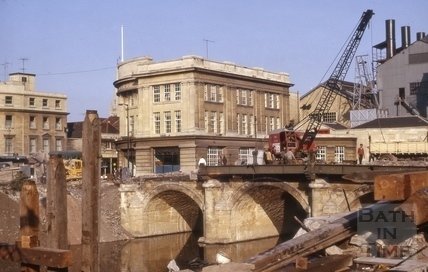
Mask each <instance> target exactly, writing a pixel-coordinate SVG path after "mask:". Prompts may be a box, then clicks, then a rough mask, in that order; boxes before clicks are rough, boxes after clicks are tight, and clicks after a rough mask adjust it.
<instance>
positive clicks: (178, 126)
mask: <svg viewBox="0 0 428 272" xmlns="http://www.w3.org/2000/svg"><path fill="white" fill-rule="evenodd" d="M175 132H181V111H175Z"/></svg>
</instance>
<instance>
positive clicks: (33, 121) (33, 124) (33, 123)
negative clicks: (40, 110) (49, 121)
mask: <svg viewBox="0 0 428 272" xmlns="http://www.w3.org/2000/svg"><path fill="white" fill-rule="evenodd" d="M30 128H33V129H34V128H36V116H30Z"/></svg>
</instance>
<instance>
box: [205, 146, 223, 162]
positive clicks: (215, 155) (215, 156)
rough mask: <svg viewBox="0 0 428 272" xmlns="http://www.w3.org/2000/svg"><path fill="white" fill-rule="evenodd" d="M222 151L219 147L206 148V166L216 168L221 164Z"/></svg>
mask: <svg viewBox="0 0 428 272" xmlns="http://www.w3.org/2000/svg"><path fill="white" fill-rule="evenodd" d="M222 154H223V152H222V149H221V148H220V147H208V154H207V165H208V166H217V165H220V164H221V157H222Z"/></svg>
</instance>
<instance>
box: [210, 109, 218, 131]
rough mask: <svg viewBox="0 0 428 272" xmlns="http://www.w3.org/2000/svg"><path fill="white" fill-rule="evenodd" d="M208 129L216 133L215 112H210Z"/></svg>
mask: <svg viewBox="0 0 428 272" xmlns="http://www.w3.org/2000/svg"><path fill="white" fill-rule="evenodd" d="M210 128H211V131H212V132H214V133H217V112H215V111H213V112H211V120H210Z"/></svg>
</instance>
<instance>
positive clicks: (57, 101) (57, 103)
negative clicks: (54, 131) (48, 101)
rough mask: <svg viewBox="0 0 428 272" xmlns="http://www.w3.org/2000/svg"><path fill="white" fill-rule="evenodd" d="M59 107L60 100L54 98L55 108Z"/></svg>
mask: <svg viewBox="0 0 428 272" xmlns="http://www.w3.org/2000/svg"><path fill="white" fill-rule="evenodd" d="M60 108H61V100H55V109H60Z"/></svg>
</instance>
